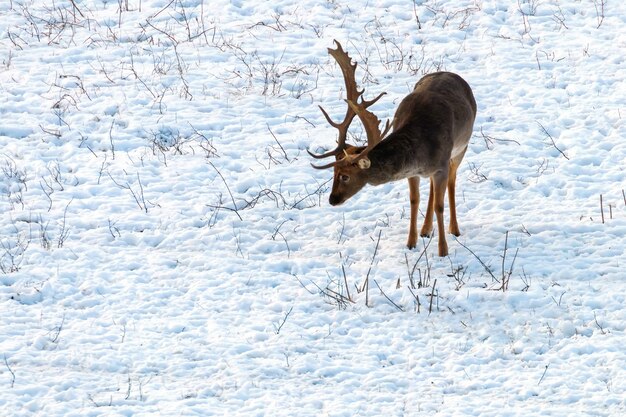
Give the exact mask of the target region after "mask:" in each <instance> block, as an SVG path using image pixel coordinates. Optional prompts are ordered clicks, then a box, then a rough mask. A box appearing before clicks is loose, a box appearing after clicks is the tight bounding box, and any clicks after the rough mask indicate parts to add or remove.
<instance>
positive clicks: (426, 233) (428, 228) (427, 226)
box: [420, 178, 434, 237]
mask: <svg viewBox="0 0 626 417" xmlns="http://www.w3.org/2000/svg"><path fill="white" fill-rule="evenodd" d="M433 196H434V192H433V179H432V178H431V179H430V192H429V193H428V204H427V205H426V215H425V216H424V224H423V225H422V230H421V231H420V236H421V237H430V235H431V233H432V231H433V208H434V205H433Z"/></svg>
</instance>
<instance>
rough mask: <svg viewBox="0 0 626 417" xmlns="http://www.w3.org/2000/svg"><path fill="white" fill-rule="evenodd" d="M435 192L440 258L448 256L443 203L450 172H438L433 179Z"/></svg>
mask: <svg viewBox="0 0 626 417" xmlns="http://www.w3.org/2000/svg"><path fill="white" fill-rule="evenodd" d="M432 181H433V183H434V184H433V189H434V190H433V191H434V194H435V196H434V207H433V208H434V211H435V216H437V232H438V236H437V237H438V242H437V243H438V245H437V247H438V249H439V256H447V255H448V244H447V243H446V229H445V226H444V224H443V201H444V197H445V195H446V186H447V185H448V170H445V171H443V172H441V171H440V172H438V173H436V174H435V175H433V177H432Z"/></svg>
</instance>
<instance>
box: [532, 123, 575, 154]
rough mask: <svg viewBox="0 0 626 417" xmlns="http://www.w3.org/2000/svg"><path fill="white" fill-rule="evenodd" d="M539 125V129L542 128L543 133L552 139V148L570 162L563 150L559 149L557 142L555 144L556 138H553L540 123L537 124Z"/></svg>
mask: <svg viewBox="0 0 626 417" xmlns="http://www.w3.org/2000/svg"><path fill="white" fill-rule="evenodd" d="M537 124H538V125H539V127H540V128H541V130H542V131H543V133H544V134H545V135H546V136H547V137H548V138H549V139H550V141H551V142H552V146H554V149H556V150H557V151H559V153H560V154H561V155H563V157H564V158H565V159H567V160H568V161H569V158H568V156H567V155H565V153H563V151H562V150H561V149H559V147H558V146H556V142H554V138H553V137H552V135H551V134H550V133H548V130H547V129H546V128H545V127H544V126H543V125H542V124H541V123H540V122H537Z"/></svg>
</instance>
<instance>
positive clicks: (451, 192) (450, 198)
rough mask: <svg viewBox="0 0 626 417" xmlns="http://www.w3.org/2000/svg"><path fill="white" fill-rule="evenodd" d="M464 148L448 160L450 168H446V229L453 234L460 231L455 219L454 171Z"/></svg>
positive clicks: (463, 153) (461, 157)
mask: <svg viewBox="0 0 626 417" xmlns="http://www.w3.org/2000/svg"><path fill="white" fill-rule="evenodd" d="M466 150H467V147H466V148H465V149H463V152H461V153H460V154H459V155H457V156H455V157H454V158H452V159H451V160H450V168H449V169H448V203H449V207H450V226H449V228H448V230H449V231H450V233H452V234H453V235H454V236H460V235H461V231H460V230H459V224H458V222H457V220H456V200H455V192H456V171H457V169H458V168H459V165H461V161H462V160H463V156H464V155H465V151H466Z"/></svg>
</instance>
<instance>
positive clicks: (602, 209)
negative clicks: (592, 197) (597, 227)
mask: <svg viewBox="0 0 626 417" xmlns="http://www.w3.org/2000/svg"><path fill="white" fill-rule="evenodd" d="M600 214H601V215H602V224H604V205H603V203H602V194H600Z"/></svg>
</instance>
